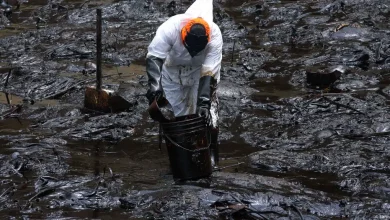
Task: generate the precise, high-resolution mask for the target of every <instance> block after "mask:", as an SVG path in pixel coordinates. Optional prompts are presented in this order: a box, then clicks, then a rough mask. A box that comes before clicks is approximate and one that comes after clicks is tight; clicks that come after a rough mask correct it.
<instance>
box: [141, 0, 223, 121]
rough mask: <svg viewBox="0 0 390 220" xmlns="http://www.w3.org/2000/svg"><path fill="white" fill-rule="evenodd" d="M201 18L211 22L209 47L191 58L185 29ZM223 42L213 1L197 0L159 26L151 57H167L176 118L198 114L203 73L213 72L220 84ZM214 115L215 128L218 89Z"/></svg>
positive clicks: (165, 72)
mask: <svg viewBox="0 0 390 220" xmlns="http://www.w3.org/2000/svg"><path fill="white" fill-rule="evenodd" d="M197 17H201V18H203V19H204V20H205V21H206V22H207V23H208V24H209V26H210V31H211V33H210V36H211V37H210V41H209V43H208V44H207V46H206V48H205V49H204V50H203V51H201V52H200V53H198V54H197V55H196V56H195V57H191V55H190V54H189V53H188V51H187V49H186V48H185V46H184V45H183V42H182V38H181V30H182V28H183V27H184V26H185V25H186V23H187V22H188V21H189V20H191V19H194V18H197ZM222 44H223V40H222V35H221V31H220V29H219V27H218V26H217V25H216V24H215V23H214V22H213V1H212V0H197V1H195V2H194V3H193V4H192V5H191V6H190V8H188V10H187V11H186V12H185V13H184V14H179V15H175V16H173V17H170V18H169V19H168V20H167V21H166V22H164V23H163V24H162V25H161V26H160V27H159V28H158V29H157V32H156V36H155V37H154V39H153V40H152V42H151V44H150V45H149V47H148V54H147V56H155V57H158V58H161V59H163V60H164V64H163V67H162V80H161V84H162V87H163V90H164V93H165V97H166V98H167V100H168V101H169V103H170V104H171V106H172V108H173V111H174V114H175V116H176V117H177V116H184V115H189V114H195V113H196V105H197V98H198V97H197V96H198V86H199V79H200V77H201V76H203V75H210V73H211V74H212V75H213V77H214V79H215V81H216V83H217V84H218V83H219V80H220V69H221V61H222ZM215 88H216V87H215ZM210 114H211V117H212V125H213V127H217V122H218V99H217V97H216V92H214V94H212V95H211V109H210Z"/></svg>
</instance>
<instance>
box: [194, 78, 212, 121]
mask: <svg viewBox="0 0 390 220" xmlns="http://www.w3.org/2000/svg"><path fill="white" fill-rule="evenodd" d="M212 78H213V77H212V76H210V75H204V76H202V77H201V78H200V80H199V89H198V103H197V114H198V115H200V116H203V117H205V120H206V123H207V125H210V123H211V115H210V107H211V100H210V96H211V87H210V86H211V80H212Z"/></svg>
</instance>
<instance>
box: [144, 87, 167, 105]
mask: <svg viewBox="0 0 390 220" xmlns="http://www.w3.org/2000/svg"><path fill="white" fill-rule="evenodd" d="M162 95H163V92H162V91H155V92H151V91H150V90H148V92H147V93H146V98H147V99H148V100H149V105H151V104H152V103H153V101H154V100H157V101H158V100H159V99H160V97H161V96H162Z"/></svg>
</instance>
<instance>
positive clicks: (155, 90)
mask: <svg viewBox="0 0 390 220" xmlns="http://www.w3.org/2000/svg"><path fill="white" fill-rule="evenodd" d="M163 63H164V60H163V59H161V58H158V57H155V56H148V57H147V58H146V74H147V75H148V86H149V89H148V91H147V92H146V98H147V99H148V100H149V105H150V104H151V103H152V102H153V101H154V100H155V99H156V98H159V97H161V95H162V94H163V88H162V86H161V68H162V65H163Z"/></svg>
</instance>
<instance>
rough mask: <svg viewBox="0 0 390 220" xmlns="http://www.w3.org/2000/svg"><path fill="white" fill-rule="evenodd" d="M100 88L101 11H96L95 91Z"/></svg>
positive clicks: (98, 9)
mask: <svg viewBox="0 0 390 220" xmlns="http://www.w3.org/2000/svg"><path fill="white" fill-rule="evenodd" d="M101 88H102V9H101V8H97V9H96V90H98V91H99V90H101Z"/></svg>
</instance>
